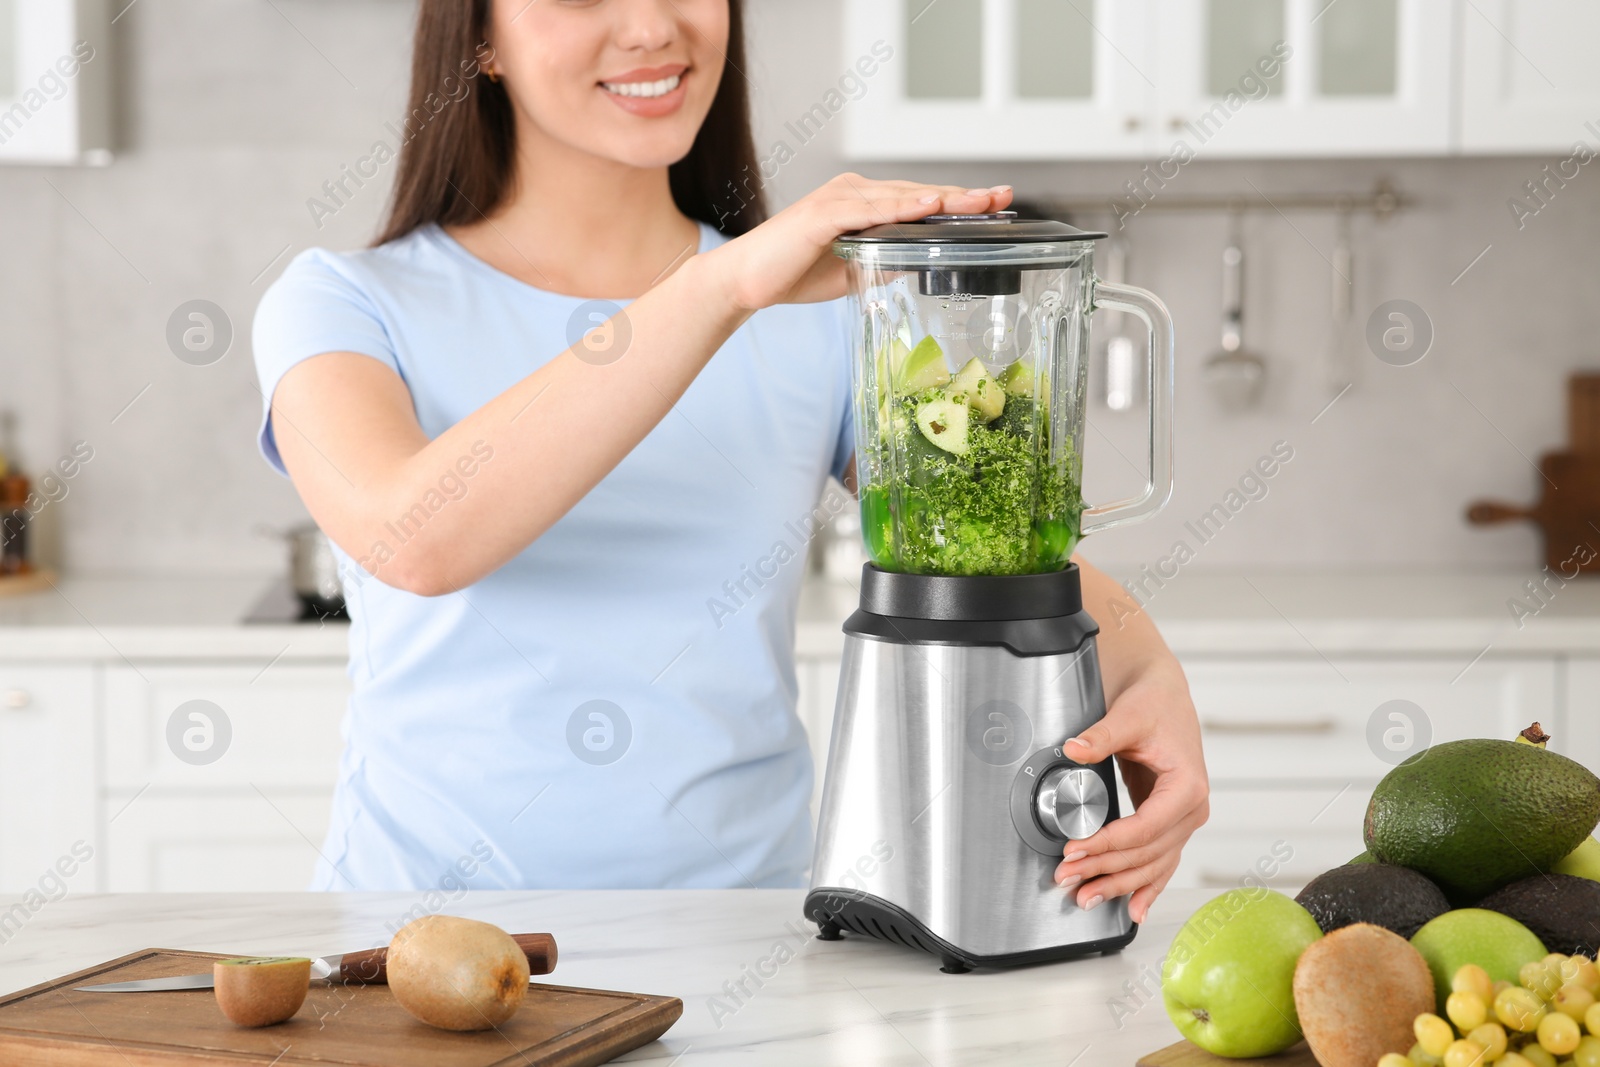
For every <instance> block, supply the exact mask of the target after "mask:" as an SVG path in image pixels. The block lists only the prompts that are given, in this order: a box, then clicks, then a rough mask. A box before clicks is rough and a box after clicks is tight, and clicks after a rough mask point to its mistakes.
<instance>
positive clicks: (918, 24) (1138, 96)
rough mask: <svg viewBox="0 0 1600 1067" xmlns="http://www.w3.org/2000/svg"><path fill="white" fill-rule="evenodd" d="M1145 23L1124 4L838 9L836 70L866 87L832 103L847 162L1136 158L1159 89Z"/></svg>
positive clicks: (869, 4)
mask: <svg viewBox="0 0 1600 1067" xmlns="http://www.w3.org/2000/svg"><path fill="white" fill-rule="evenodd" d="M1146 14H1147V6H1146V4H1145V3H1143V2H1135V0H847V5H846V14H845V18H846V29H845V49H846V52H845V59H846V61H847V62H848V63H849V64H851V65H852V66H853V68H854V69H856V70H858V71H859V72H860V73H861V74H862V80H863V82H864V86H865V87H864V89H863V91H862V93H861V95H860V96H859V97H858V98H856V99H853V100H851V99H846V100H842V101H841V103H840V108H842V109H843V110H844V111H845V112H846V118H845V154H846V155H847V156H848V157H850V158H854V159H945V160H948V159H1108V158H1119V157H1121V158H1127V157H1132V156H1140V155H1145V154H1147V153H1148V152H1149V151H1150V150H1151V148H1152V147H1153V145H1154V143H1155V142H1154V141H1153V139H1152V130H1151V125H1150V119H1149V116H1150V111H1151V107H1152V105H1153V103H1154V99H1155V85H1156V83H1155V79H1154V74H1153V71H1152V70H1151V65H1152V64H1151V59H1150V48H1149V47H1148V38H1149V34H1148V29H1149V28H1148V24H1147V18H1146ZM863 60H868V62H863ZM869 70H871V71H872V73H871V74H870V75H869V74H868V71H869ZM823 106H824V107H827V106H828V105H827V104H826V103H824V105H823ZM829 110H837V109H832V108H829ZM791 125H792V124H791Z"/></svg>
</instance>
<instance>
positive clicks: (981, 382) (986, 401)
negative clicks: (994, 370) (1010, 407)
mask: <svg viewBox="0 0 1600 1067" xmlns="http://www.w3.org/2000/svg"><path fill="white" fill-rule="evenodd" d="M950 390H951V392H955V393H965V394H966V397H967V403H968V404H970V405H972V410H973V411H975V412H977V413H978V415H979V416H980V417H981V418H982V419H983V421H984V422H993V421H994V420H995V419H998V418H999V417H1000V412H1001V411H1003V410H1004V409H1005V406H1006V394H1005V390H1004V389H1002V388H1001V387H1000V383H999V382H997V381H995V380H994V375H992V374H990V373H989V368H987V367H985V366H984V365H983V361H982V360H980V359H978V358H977V357H973V358H972V359H970V360H968V361H967V365H966V366H965V367H962V368H961V369H960V370H959V371H957V372H956V376H955V377H954V378H952V379H950Z"/></svg>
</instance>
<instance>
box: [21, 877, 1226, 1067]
mask: <svg viewBox="0 0 1600 1067" xmlns="http://www.w3.org/2000/svg"><path fill="white" fill-rule="evenodd" d="M1213 895H1215V893H1214V891H1211V890H1171V891H1169V892H1168V893H1167V894H1166V895H1165V896H1163V897H1162V899H1161V900H1160V901H1158V902H1157V905H1156V909H1155V911H1154V912H1153V914H1152V922H1151V923H1150V924H1148V925H1146V926H1145V927H1144V928H1143V929H1141V930H1140V932H1139V936H1138V937H1137V938H1135V939H1134V942H1133V944H1131V945H1130V946H1128V948H1127V949H1125V950H1124V951H1123V952H1122V953H1121V954H1119V955H1115V956H1106V957H1091V958H1087V959H1082V960H1074V961H1069V962H1063V963H1055V964H1046V965H1040V966H1033V967H1024V968H1019V969H1015V970H1009V971H976V972H973V973H970V974H963V975H949V974H943V973H941V972H940V971H939V968H938V964H937V962H936V961H935V960H934V959H933V957H931V956H925V955H923V954H921V953H917V952H913V951H912V950H910V949H906V948H902V947H900V946H896V945H887V944H883V943H879V942H874V941H868V940H865V939H855V940H851V939H849V938H848V936H847V938H846V940H844V941H839V942H822V941H818V940H816V939H815V937H813V936H812V935H813V934H814V933H815V932H816V931H815V927H813V926H812V925H811V924H809V923H805V922H803V921H801V919H800V903H801V899H802V897H803V893H802V892H801V891H799V890H754V889H751V890H744V889H738V890H699V891H692V890H645V891H610V892H557V893H470V894H466V895H465V896H464V897H463V898H461V899H459V900H457V901H455V902H453V903H451V904H449V905H447V907H446V908H445V910H446V911H448V912H449V913H451V914H457V915H467V916H471V917H473V918H477V919H483V920H486V921H489V922H493V923H495V924H497V925H499V926H501V927H503V928H505V929H508V930H513V931H517V932H533V931H548V932H550V933H553V934H554V935H555V937H556V943H557V946H558V948H559V952H560V958H559V963H558V965H557V968H556V971H555V974H554V975H552V976H551V978H550V980H551V981H553V982H556V983H559V984H561V985H575V986H591V987H596V988H603V989H620V990H627V991H629V992H638V993H656V994H663V995H668V996H675V997H679V998H681V999H682V1000H683V1004H684V1010H683V1018H682V1019H680V1020H679V1021H678V1022H677V1023H676V1024H675V1025H674V1026H673V1028H672V1029H671V1030H669V1031H668V1032H667V1034H666V1036H665V1037H663V1038H662V1039H661V1040H660V1041H658V1042H655V1043H653V1044H651V1045H647V1046H645V1047H644V1048H641V1049H639V1050H637V1051H635V1052H633V1053H631V1054H630V1055H628V1056H627V1057H624V1059H623V1061H622V1062H628V1063H652V1064H660V1065H663V1067H667V1065H679V1067H694V1065H696V1064H738V1065H740V1067H762V1065H776V1064H803V1065H805V1067H816V1065H819V1064H850V1065H852V1067H872V1065H884V1067H889V1065H894V1067H927V1065H929V1064H938V1065H940V1067H945V1065H955V1064H985V1065H987V1064H992V1063H1005V1064H1008V1065H1017V1067H1023V1065H1032V1064H1041V1065H1042V1064H1050V1065H1053V1067H1064V1065H1076V1067H1113V1065H1116V1067H1121V1065H1130V1067H1131V1064H1132V1063H1133V1062H1134V1061H1135V1060H1136V1059H1137V1058H1138V1057H1139V1056H1140V1055H1141V1054H1143V1053H1146V1052H1150V1051H1153V1050H1155V1049H1157V1048H1161V1047H1162V1046H1164V1045H1167V1044H1170V1043H1171V1042H1173V1041H1175V1040H1177V1037H1178V1034H1177V1031H1176V1029H1175V1028H1174V1027H1173V1026H1172V1024H1171V1022H1170V1021H1169V1020H1168V1019H1167V1016H1166V1012H1165V1011H1164V1010H1163V1008H1162V1006H1161V1003H1160V994H1159V989H1158V984H1159V982H1158V977H1157V976H1158V974H1159V969H1160V960H1161V957H1162V955H1163V954H1164V953H1165V951H1166V948H1167V945H1168V944H1169V943H1170V941H1171V940H1172V938H1173V937H1174V936H1175V935H1176V934H1177V931H1178V927H1179V926H1180V925H1181V924H1182V922H1183V920H1184V919H1185V918H1187V917H1188V915H1189V914H1190V913H1191V912H1192V911H1193V910H1194V909H1195V908H1196V907H1198V906H1199V905H1200V904H1201V902H1203V901H1204V900H1206V899H1209V898H1210V897H1211V896H1213ZM420 899H421V896H420V895H419V894H403V893H394V894H311V893H285V894H259V895H256V894H232V895H230V894H215V895H187V894H172V895H165V896H155V895H149V896H146V895H110V896H84V897H69V898H67V899H63V900H60V901H56V902H52V903H48V904H46V905H45V906H44V907H42V908H41V909H39V911H37V912H36V913H34V914H32V916H31V917H30V918H29V919H28V921H27V922H26V923H25V924H24V925H23V926H22V928H21V929H20V930H19V931H17V932H16V933H15V934H13V935H11V936H9V937H8V938H6V939H4V943H3V944H0V990H5V991H12V990H16V989H20V988H24V987H27V986H30V985H34V984H37V983H40V982H45V981H48V980H50V979H52V978H56V977H58V976H61V975H64V974H69V973H72V972H73V971H76V970H80V969H82V968H85V967H89V966H92V965H94V964H96V963H100V962H103V961H105V960H109V959H114V958H116V957H118V956H121V955H125V954H127V953H130V952H135V951H138V950H140V949H145V948H183V949H193V950H199V951H210V952H224V953H235V954H263V955H270V954H283V953H294V954H306V953H310V954H314V955H321V954H323V953H327V952H339V951H345V950H353V949H357V948H362V947H367V946H371V945H377V944H382V943H384V942H386V941H387V940H388V939H389V937H390V934H389V932H388V931H387V927H388V926H389V925H392V924H394V923H395V922H396V921H397V918H398V917H399V916H401V915H403V914H404V913H405V912H407V911H408V910H409V909H411V908H412V907H414V906H415V905H416V904H418V903H419V901H420ZM12 903H13V900H0V911H3V910H4V909H5V908H8V907H9V906H10V905H11V904H12ZM780 945H781V946H784V947H785V948H786V949H787V950H788V952H789V953H792V958H788V955H787V954H785V953H781V952H780V953H777V955H778V957H780V958H782V960H783V962H779V963H777V964H776V973H775V974H773V976H772V977H770V978H765V979H762V984H761V986H760V987H759V988H757V987H756V986H755V985H754V984H753V983H751V982H749V980H748V979H747V978H746V975H748V974H749V973H752V972H754V970H755V969H756V967H757V966H758V963H760V961H764V960H768V959H772V958H774V956H775V952H776V951H777V946H780ZM762 968H763V969H765V970H769V971H770V970H772V966H769V965H765V964H762ZM740 980H745V982H746V988H747V989H749V990H750V991H751V992H750V995H748V996H740V997H738V998H737V999H736V998H735V997H734V996H731V995H730V993H729V990H730V989H731V988H732V985H733V983H735V982H738V981H740ZM1141 984H1142V986H1143V988H1144V992H1137V990H1138V989H1139V987H1140V986H1141ZM1130 990H1132V991H1136V992H1135V993H1133V994H1130ZM735 992H736V991H735ZM152 995H159V994H152ZM714 998H715V999H714ZM1117 1005H1120V1006H1121V1010H1114V1007H1115V1006H1117ZM1119 1023H1120V1025H1119Z"/></svg>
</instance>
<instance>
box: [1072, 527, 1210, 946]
mask: <svg viewBox="0 0 1600 1067" xmlns="http://www.w3.org/2000/svg"><path fill="white" fill-rule="evenodd" d="M1076 562H1077V564H1078V567H1079V569H1080V570H1081V571H1082V574H1083V604H1084V607H1085V608H1086V609H1087V610H1088V612H1089V614H1090V615H1092V616H1094V620H1095V621H1096V622H1097V623H1099V624H1100V636H1099V638H1098V643H1099V654H1100V672H1101V676H1102V678H1103V680H1104V684H1105V692H1106V708H1107V710H1106V717H1105V718H1104V719H1102V720H1100V721H1099V722H1098V723H1096V724H1094V725H1093V726H1091V727H1089V728H1088V729H1087V730H1085V731H1083V733H1082V734H1081V735H1079V736H1078V737H1076V738H1071V739H1069V740H1068V741H1067V743H1066V745H1065V746H1063V751H1064V752H1066V754H1067V755H1068V756H1069V757H1071V758H1072V759H1074V760H1076V761H1077V762H1079V763H1098V762H1099V761H1101V760H1104V759H1107V758H1109V757H1111V756H1113V755H1115V756H1116V758H1117V763H1118V765H1119V766H1120V767H1121V769H1122V780H1123V781H1124V782H1125V783H1126V784H1127V786H1128V793H1129V795H1130V796H1132V798H1133V802H1134V805H1135V808H1136V809H1137V810H1136V811H1135V812H1134V813H1133V814H1131V815H1126V816H1125V817H1123V818H1121V819H1117V820H1116V821H1114V822H1112V823H1110V824H1109V825H1107V826H1106V827H1104V828H1103V829H1101V830H1100V831H1099V832H1098V833H1096V834H1094V835H1093V836H1091V837H1089V838H1087V839H1085V840H1083V841H1074V842H1071V843H1070V844H1068V845H1067V846H1066V848H1065V849H1063V851H1064V852H1065V853H1066V857H1067V858H1066V859H1065V860H1063V861H1062V863H1061V865H1060V866H1059V867H1057V868H1056V881H1057V882H1058V883H1059V884H1060V885H1062V886H1064V887H1067V888H1073V887H1076V888H1075V889H1074V892H1075V894H1076V896H1077V900H1078V904H1079V906H1080V907H1086V908H1087V907H1093V906H1094V905H1095V904H1098V903H1100V902H1102V901H1105V900H1110V899H1112V898H1113V897H1119V896H1122V895H1123V894H1125V893H1132V894H1133V898H1132V899H1131V900H1130V901H1129V902H1128V911H1129V913H1130V914H1131V915H1132V916H1133V919H1134V921H1135V922H1143V921H1144V920H1145V916H1146V915H1148V914H1149V911H1150V905H1151V903H1153V902H1154V901H1155V899H1156V897H1157V896H1158V895H1159V894H1160V892H1161V890H1162V889H1164V888H1165V887H1166V884H1167V881H1168V880H1169V879H1170V878H1171V877H1172V874H1173V871H1175V870H1176V869H1177V866H1178V858H1179V853H1180V851H1181V850H1182V848H1183V846H1184V843H1185V842H1187V841H1188V840H1189V837H1190V835H1191V834H1193V833H1194V832H1195V831H1196V830H1197V829H1199V828H1200V826H1201V825H1203V824H1204V823H1205V821H1206V818H1207V816H1208V815H1209V814H1210V806H1209V801H1208V799H1207V798H1208V797H1209V795H1210V785H1209V783H1208V782H1207V780H1206V765H1205V757H1204V755H1203V753H1202V752H1201V747H1200V722H1199V719H1198V717H1197V716H1196V714H1195V709H1194V702H1193V701H1192V700H1191V699H1190V697H1189V684H1188V682H1187V680H1185V678H1184V676H1183V668H1182V667H1180V666H1179V665H1178V660H1177V658H1176V657H1175V656H1173V654H1172V652H1171V651H1170V650H1168V648H1167V645H1166V642H1164V641H1163V640H1162V639H1161V635H1160V634H1159V633H1158V632H1157V631H1156V627H1155V623H1153V622H1151V621H1150V616H1149V615H1147V614H1145V612H1144V610H1143V609H1142V608H1141V607H1140V606H1139V604H1138V603H1137V602H1136V601H1135V600H1134V599H1133V597H1131V596H1129V595H1128V593H1127V591H1126V590H1124V589H1123V588H1122V587H1121V586H1120V585H1118V584H1117V583H1116V582H1115V581H1113V580H1112V579H1111V577H1110V576H1109V575H1107V574H1105V573H1104V572H1103V571H1101V570H1099V569H1097V568H1095V567H1094V566H1092V565H1091V564H1089V563H1088V562H1087V561H1085V560H1083V559H1081V558H1078V559H1077V560H1076Z"/></svg>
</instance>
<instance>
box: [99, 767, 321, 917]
mask: <svg viewBox="0 0 1600 1067" xmlns="http://www.w3.org/2000/svg"><path fill="white" fill-rule="evenodd" d="M331 792H332V790H331V787H330V788H329V789H326V790H321V791H317V792H311V793H308V792H306V791H304V790H299V791H292V790H276V789H271V788H264V789H260V790H259V791H258V790H256V789H251V788H249V787H246V789H245V790H243V791H242V792H237V793H209V794H205V795H197V794H193V793H173V792H168V791H164V790H157V789H156V788H153V787H152V788H151V789H149V790H147V791H146V792H144V793H142V794H140V795H139V796H138V797H137V799H133V798H119V799H118V800H117V801H116V802H114V803H113V804H112V807H111V814H110V815H109V816H108V818H110V819H111V820H113V821H112V822H111V824H110V830H109V833H108V834H107V837H106V841H107V847H106V867H107V871H108V873H109V880H108V881H109V884H108V885H107V887H106V888H107V889H108V890H110V891H111V892H113V893H226V892H298V891H300V890H303V889H305V888H306V887H307V886H308V885H309V884H310V883H311V875H312V871H313V870H314V869H315V867H316V862H317V854H318V850H320V849H321V848H322V838H323V835H324V834H325V833H327V830H328V794H329V793H331Z"/></svg>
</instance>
